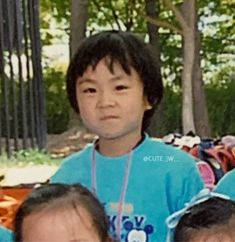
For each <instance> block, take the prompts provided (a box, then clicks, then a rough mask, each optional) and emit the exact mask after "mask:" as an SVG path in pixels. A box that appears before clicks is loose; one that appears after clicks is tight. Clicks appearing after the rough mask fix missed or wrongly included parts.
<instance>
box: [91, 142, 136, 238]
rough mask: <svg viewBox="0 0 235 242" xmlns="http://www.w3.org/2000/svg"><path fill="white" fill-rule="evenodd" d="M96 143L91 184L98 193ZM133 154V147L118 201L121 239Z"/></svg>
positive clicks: (118, 225)
mask: <svg viewBox="0 0 235 242" xmlns="http://www.w3.org/2000/svg"><path fill="white" fill-rule="evenodd" d="M95 150H96V144H94V146H93V150H92V160H91V161H92V163H91V184H92V192H93V194H95V195H97V180H96V173H97V172H96V154H95V152H96V151H95ZM132 154H133V150H132V149H131V150H130V151H129V152H128V158H127V161H126V167H125V174H124V177H123V182H122V188H121V194H120V199H119V203H118V211H117V236H118V238H119V239H120V238H121V220H122V212H123V206H124V203H125V197H126V191H127V186H128V181H129V174H130V169H131V162H132Z"/></svg>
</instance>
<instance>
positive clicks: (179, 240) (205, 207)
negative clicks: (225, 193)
mask: <svg viewBox="0 0 235 242" xmlns="http://www.w3.org/2000/svg"><path fill="white" fill-rule="evenodd" d="M234 228H235V202H234V201H232V200H228V199H223V198H219V197H212V198H210V199H209V200H207V201H205V202H202V203H199V204H197V205H195V206H193V207H191V208H190V209H189V210H188V211H186V213H185V214H184V215H183V217H182V218H181V219H180V221H179V223H178V225H177V226H176V229H175V233H174V241H175V242H233V241H235V229H234Z"/></svg>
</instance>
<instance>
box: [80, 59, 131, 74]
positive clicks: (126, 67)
mask: <svg viewBox="0 0 235 242" xmlns="http://www.w3.org/2000/svg"><path fill="white" fill-rule="evenodd" d="M101 66H102V67H103V68H105V69H108V71H109V72H110V73H112V74H115V72H118V71H122V72H125V73H126V74H128V75H129V74H130V73H131V69H133V66H132V65H131V64H130V63H128V62H121V61H120V60H119V59H117V58H114V57H110V56H106V57H104V58H101V59H100V60H96V61H91V63H90V64H88V65H87V68H86V69H85V71H84V73H86V72H87V71H88V70H90V71H96V70H97V69H98V68H100V67H101ZM84 73H83V74H84Z"/></svg>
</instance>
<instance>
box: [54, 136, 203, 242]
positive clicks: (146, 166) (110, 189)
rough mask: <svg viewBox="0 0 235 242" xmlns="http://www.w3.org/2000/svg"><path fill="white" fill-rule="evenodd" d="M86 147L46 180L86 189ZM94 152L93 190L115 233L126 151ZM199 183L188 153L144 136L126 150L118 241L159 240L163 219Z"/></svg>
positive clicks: (195, 190) (88, 162)
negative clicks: (117, 153)
mask: <svg viewBox="0 0 235 242" xmlns="http://www.w3.org/2000/svg"><path fill="white" fill-rule="evenodd" d="M92 151H93V145H88V146H87V147H86V148H85V149H84V150H82V151H80V152H78V153H76V154H73V155H71V156H70V157H68V158H66V159H65V160H64V161H63V163H62V165H61V167H60V168H59V170H58V171H57V172H56V173H55V175H54V176H53V177H52V178H51V182H52V183H67V184H75V183H81V184H83V185H84V186H86V187H88V188H89V189H91V186H92V184H91V183H92V182H91V180H92V179H91V160H92ZM95 152H96V154H95V156H96V181H97V195H98V198H99V199H100V201H101V202H102V203H103V204H104V205H105V209H106V212H107V214H108V217H109V222H110V233H111V234H112V235H115V234H116V229H117V209H118V203H119V200H120V193H121V190H122V186H123V177H124V173H125V167H126V163H127V160H128V154H126V155H122V156H118V157H107V156H103V155H101V154H100V153H99V152H97V151H95ZM202 188H203V182H202V179H201V176H200V174H199V171H198V169H197V167H196V164H195V162H194V160H193V159H192V157H191V156H189V155H188V154H187V153H186V152H184V151H181V150H178V149H175V148H173V147H172V146H170V145H166V144H164V143H162V142H159V141H157V140H155V139H153V138H149V137H148V136H147V135H146V137H145V139H144V141H143V142H142V143H141V144H140V145H139V146H137V147H136V148H135V149H134V151H133V155H132V164H131V168H130V174H129V179H128V186H127V191H126V196H125V202H124V206H123V213H122V231H121V241H125V242H132V241H140V242H145V241H153V242H156V241H157V242H161V241H165V240H166V234H167V227H166V224H165V219H166V218H167V217H168V216H169V215H170V214H172V213H173V212H175V211H178V210H179V209H181V208H182V207H184V204H185V203H186V202H188V201H189V200H190V199H191V198H192V197H193V196H194V195H195V194H197V193H198V192H199V191H200V190H201V189H202Z"/></svg>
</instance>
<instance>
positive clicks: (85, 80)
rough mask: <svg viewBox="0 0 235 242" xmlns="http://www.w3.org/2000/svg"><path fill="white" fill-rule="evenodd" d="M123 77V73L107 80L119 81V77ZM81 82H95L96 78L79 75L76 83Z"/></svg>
mask: <svg viewBox="0 0 235 242" xmlns="http://www.w3.org/2000/svg"><path fill="white" fill-rule="evenodd" d="M123 78H125V76H124V75H117V76H114V77H112V78H110V79H109V82H114V81H119V80H121V79H123ZM83 83H97V80H96V79H92V78H87V77H81V78H79V79H78V84H79V85H81V84H83Z"/></svg>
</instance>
